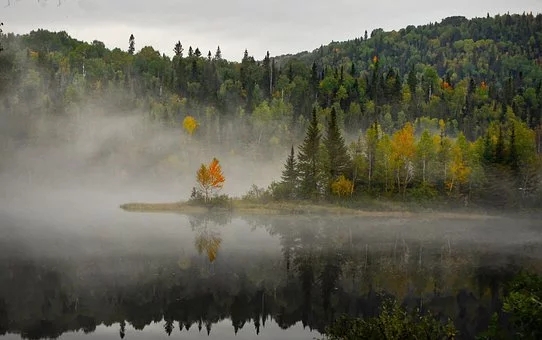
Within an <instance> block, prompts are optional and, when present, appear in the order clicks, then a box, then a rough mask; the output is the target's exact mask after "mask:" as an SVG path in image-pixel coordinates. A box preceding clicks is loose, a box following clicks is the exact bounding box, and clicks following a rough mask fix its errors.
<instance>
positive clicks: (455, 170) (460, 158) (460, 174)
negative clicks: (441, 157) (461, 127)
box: [446, 134, 471, 192]
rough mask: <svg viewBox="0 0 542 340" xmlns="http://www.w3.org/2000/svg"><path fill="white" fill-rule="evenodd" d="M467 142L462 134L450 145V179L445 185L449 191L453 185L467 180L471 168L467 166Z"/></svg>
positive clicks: (464, 182)
mask: <svg viewBox="0 0 542 340" xmlns="http://www.w3.org/2000/svg"><path fill="white" fill-rule="evenodd" d="M469 148H470V146H469V144H468V142H467V140H466V139H465V136H463V135H462V134H461V135H460V136H459V138H458V139H457V141H456V143H455V144H454V145H453V147H452V162H451V164H450V179H449V180H448V181H447V183H446V184H447V186H448V189H449V190H450V192H451V191H452V190H453V189H454V187H455V186H457V185H461V184H466V183H468V181H469V176H470V174H471V168H470V167H469V166H468V159H467V157H468V152H469Z"/></svg>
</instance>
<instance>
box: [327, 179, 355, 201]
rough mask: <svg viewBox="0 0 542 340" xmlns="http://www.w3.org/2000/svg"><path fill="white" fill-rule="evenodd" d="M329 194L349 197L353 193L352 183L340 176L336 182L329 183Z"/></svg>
mask: <svg viewBox="0 0 542 340" xmlns="http://www.w3.org/2000/svg"><path fill="white" fill-rule="evenodd" d="M331 192H333V194H334V195H337V196H339V197H346V196H351V195H352V193H353V192H354V183H352V181H350V180H349V179H348V178H346V177H344V175H341V176H340V177H339V178H337V180H335V181H334V182H333V183H331Z"/></svg>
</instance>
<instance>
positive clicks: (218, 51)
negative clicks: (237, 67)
mask: <svg viewBox="0 0 542 340" xmlns="http://www.w3.org/2000/svg"><path fill="white" fill-rule="evenodd" d="M221 59H222V51H220V46H218V47H217V48H216V52H215V60H221Z"/></svg>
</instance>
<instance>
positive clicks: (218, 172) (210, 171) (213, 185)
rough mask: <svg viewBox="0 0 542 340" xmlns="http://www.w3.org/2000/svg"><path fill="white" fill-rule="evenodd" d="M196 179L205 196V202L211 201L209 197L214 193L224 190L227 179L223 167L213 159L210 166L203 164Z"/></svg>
mask: <svg viewBox="0 0 542 340" xmlns="http://www.w3.org/2000/svg"><path fill="white" fill-rule="evenodd" d="M196 178H197V181H198V184H199V186H200V189H201V191H202V193H203V194H204V198H205V202H208V201H209V195H210V194H212V193H213V191H218V190H220V189H222V186H223V185H224V182H225V181H226V179H225V178H224V174H223V173H222V167H221V166H220V163H219V162H218V159H216V158H213V160H212V161H211V163H209V165H208V166H205V164H201V166H200V168H199V170H198V171H197V173H196Z"/></svg>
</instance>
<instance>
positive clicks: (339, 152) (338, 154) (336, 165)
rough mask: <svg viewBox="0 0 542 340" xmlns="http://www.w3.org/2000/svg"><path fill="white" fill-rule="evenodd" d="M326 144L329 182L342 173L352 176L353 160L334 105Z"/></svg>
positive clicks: (325, 140)
mask: <svg viewBox="0 0 542 340" xmlns="http://www.w3.org/2000/svg"><path fill="white" fill-rule="evenodd" d="M324 145H325V147H326V151H327V156H328V159H327V161H328V164H327V170H328V174H327V175H328V176H329V182H330V183H331V182H332V181H334V180H335V179H337V177H339V176H341V175H344V176H345V177H350V174H349V171H350V170H351V160H350V156H349V155H348V149H347V148H346V145H345V142H344V138H343V136H342V135H341V131H340V130H339V125H338V124H337V112H336V111H335V108H334V107H333V108H332V109H331V116H330V119H329V120H328V126H327V134H326V137H325V139H324Z"/></svg>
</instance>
